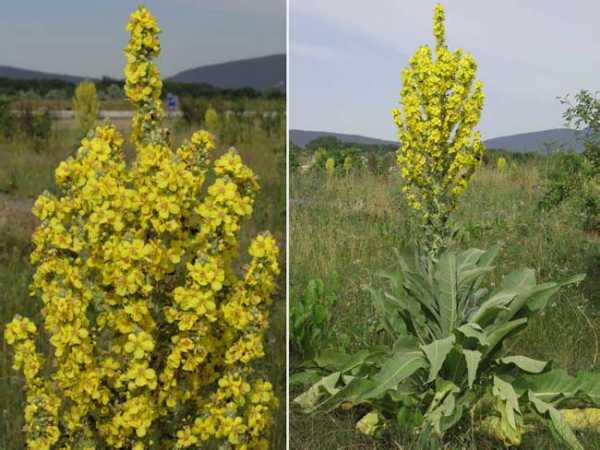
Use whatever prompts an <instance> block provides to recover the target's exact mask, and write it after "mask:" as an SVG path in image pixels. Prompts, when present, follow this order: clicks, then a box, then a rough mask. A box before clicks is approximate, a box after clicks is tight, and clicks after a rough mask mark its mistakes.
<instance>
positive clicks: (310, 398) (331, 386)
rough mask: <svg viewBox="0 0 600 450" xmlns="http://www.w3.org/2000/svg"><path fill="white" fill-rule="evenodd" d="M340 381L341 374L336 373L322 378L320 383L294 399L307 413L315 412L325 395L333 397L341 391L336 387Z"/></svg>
mask: <svg viewBox="0 0 600 450" xmlns="http://www.w3.org/2000/svg"><path fill="white" fill-rule="evenodd" d="M339 379H340V373H339V372H334V373H332V374H331V375H328V376H326V377H325V378H322V379H321V380H320V381H318V382H317V383H315V384H314V385H312V386H311V387H310V389H308V390H307V391H306V392H304V393H303V394H301V395H299V396H298V397H296V398H295V399H294V403H296V404H297V405H298V406H300V407H301V408H302V409H303V410H304V411H305V412H311V411H313V410H314V409H315V406H316V405H317V402H318V401H319V399H320V398H321V397H322V395H323V393H327V394H330V395H333V394H336V393H337V392H338V391H339V390H340V389H339V388H336V387H335V386H336V384H337V382H338V380H339Z"/></svg>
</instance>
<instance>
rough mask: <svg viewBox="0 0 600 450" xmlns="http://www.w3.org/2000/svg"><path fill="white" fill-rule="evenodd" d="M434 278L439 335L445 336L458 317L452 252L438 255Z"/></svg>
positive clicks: (454, 258)
mask: <svg viewBox="0 0 600 450" xmlns="http://www.w3.org/2000/svg"><path fill="white" fill-rule="evenodd" d="M434 278H435V280H436V282H437V289H438V299H437V301H438V308H439V315H440V326H441V331H442V336H440V337H445V336H448V335H449V334H450V332H451V331H452V330H453V329H454V327H455V324H456V322H457V318H458V302H457V290H458V279H457V273H456V255H455V254H454V253H451V252H446V253H444V254H443V255H442V256H441V257H440V260H439V262H438V263H437V267H436V271H435V275H434Z"/></svg>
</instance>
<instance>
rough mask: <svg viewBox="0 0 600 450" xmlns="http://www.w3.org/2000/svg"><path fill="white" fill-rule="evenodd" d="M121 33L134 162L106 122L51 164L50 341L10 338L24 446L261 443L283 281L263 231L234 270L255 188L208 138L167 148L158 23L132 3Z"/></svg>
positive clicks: (44, 228)
mask: <svg viewBox="0 0 600 450" xmlns="http://www.w3.org/2000/svg"><path fill="white" fill-rule="evenodd" d="M128 29H129V30H130V32H131V41H130V44H129V46H128V47H127V50H126V52H127V60H128V63H127V69H126V73H127V93H128V96H129V97H130V98H131V100H132V101H133V102H134V104H135V105H136V108H137V111H136V118H135V119H134V121H133V131H132V132H133V136H134V141H135V142H136V143H137V146H136V152H137V156H136V159H135V161H134V162H133V163H131V164H130V165H128V164H126V162H125V160H124V157H123V153H122V151H121V147H122V145H123V138H122V137H121V136H120V135H119V133H118V131H117V130H116V129H115V128H114V127H112V126H110V125H104V126H99V127H97V128H96V129H95V131H93V132H92V133H90V134H89V135H88V137H86V138H85V139H83V140H82V142H81V146H80V148H79V149H78V151H77V154H76V155H75V156H74V157H73V158H69V159H68V160H66V161H64V162H62V163H61V164H60V165H59V167H58V168H57V170H56V184H57V187H58V188H59V190H60V194H59V195H56V196H55V195H53V194H50V193H44V194H43V195H41V196H40V197H39V198H38V199H37V201H36V203H35V206H34V213H35V214H36V216H37V217H38V218H39V219H40V221H41V224H40V226H39V227H38V228H37V229H36V231H35V233H34V236H33V242H34V245H35V249H34V251H33V253H32V255H31V260H32V262H33V264H34V265H35V266H36V268H37V269H36V272H35V275H34V278H33V282H32V291H33V292H34V293H35V294H37V295H39V297H40V298H41V301H42V303H43V308H42V316H43V328H44V333H43V334H40V333H39V332H38V329H37V327H36V325H35V324H34V323H33V322H32V321H31V320H29V319H27V318H23V317H20V316H17V317H15V319H14V320H13V321H12V322H11V323H10V324H9V325H8V326H7V327H6V330H5V338H6V341H7V342H8V343H9V344H11V345H12V346H13V348H14V352H15V356H14V367H15V369H19V370H22V372H23V374H24V379H25V389H26V402H27V404H26V407H25V421H26V426H25V432H26V435H27V445H28V448H29V449H35V450H44V449H93V448H123V449H135V450H141V449H154V448H186V447H191V446H193V447H194V448H199V447H202V448H203V447H205V446H206V445H209V442H215V443H216V445H220V446H221V447H220V448H236V449H266V448H268V441H267V439H266V435H267V433H268V429H269V425H270V423H271V420H272V419H271V411H272V409H273V408H274V407H275V405H276V404H277V399H276V398H275V396H274V393H273V387H272V385H271V383H270V382H269V381H267V380H266V379H264V378H263V377H262V376H261V372H260V371H259V370H258V369H256V367H255V364H254V363H255V361H256V360H258V359H260V358H262V357H264V355H265V349H264V347H263V335H264V332H265V329H266V327H267V324H268V310H269V304H270V303H271V299H272V296H273V294H274V290H275V287H276V286H275V278H276V276H277V274H278V273H279V267H278V248H277V245H276V242H275V240H274V239H273V238H272V237H271V235H270V234H269V233H264V234H261V235H259V236H257V237H256V238H254V239H253V240H252V242H251V243H250V244H249V248H248V253H249V262H248V263H247V264H246V265H245V266H244V267H242V268H241V269H237V268H239V267H240V264H239V263H238V232H239V230H240V226H241V223H242V220H244V219H245V218H248V217H249V216H251V214H252V208H253V202H254V196H255V193H256V191H257V189H258V184H257V180H256V177H255V175H254V174H253V173H252V171H251V170H250V169H249V168H248V167H246V166H245V165H244V164H243V163H242V161H241V158H240V156H239V155H238V153H237V152H236V151H235V150H233V149H231V150H229V151H227V152H226V153H224V154H223V155H222V156H220V157H219V158H217V159H216V160H215V161H214V162H211V153H212V152H213V150H214V149H215V142H214V140H213V137H212V135H210V134H209V133H208V132H205V131H198V132H196V133H194V134H193V135H192V136H191V139H190V140H189V141H187V142H186V143H184V144H183V145H182V146H181V147H180V148H178V149H177V150H175V151H172V150H171V149H170V148H169V147H168V146H167V143H166V141H165V138H164V133H163V132H162V131H161V130H160V129H159V128H158V126H159V119H160V117H161V114H162V109H161V107H160V100H159V99H160V80H159V79H158V71H157V70H156V66H155V65H154V63H153V62H152V61H151V59H152V57H154V56H157V54H158V49H159V44H158V40H157V39H156V36H155V34H156V32H158V27H157V25H156V22H155V19H154V18H153V17H152V16H151V14H150V12H149V11H148V10H147V9H145V8H144V7H140V8H139V9H138V10H137V11H136V12H134V13H133V14H132V16H131V21H130V23H129V26H128ZM207 179H210V180H211V182H210V184H209V185H208V186H207V187H206V188H203V184H204V182H205V181H206V180H207ZM42 338H47V339H48V340H49V344H50V352H49V354H48V355H47V356H46V358H44V357H43V356H42V354H41V353H40V352H38V351H37V350H36V340H38V339H42Z"/></svg>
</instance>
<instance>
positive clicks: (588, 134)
mask: <svg viewBox="0 0 600 450" xmlns="http://www.w3.org/2000/svg"><path fill="white" fill-rule="evenodd" d="M562 102H563V103H564V104H567V105H568V108H567V110H566V111H565V113H564V118H565V119H566V120H567V123H568V124H569V125H572V126H574V127H575V128H578V129H583V130H584V131H583V144H584V151H583V155H581V156H580V155H576V154H569V153H565V152H559V153H557V154H555V155H552V157H551V159H550V164H549V170H548V171H547V172H546V176H545V185H546V192H545V194H544V197H543V198H542V200H541V201H540V204H539V206H540V208H541V209H542V210H551V209H553V208H555V207H557V206H558V205H560V204H562V203H565V204H567V205H568V206H569V207H571V210H572V212H573V215H574V216H576V221H577V222H578V223H579V224H580V226H581V227H582V228H583V229H584V230H589V231H600V98H598V97H597V96H596V95H593V94H592V93H590V92H588V91H581V92H579V93H578V94H577V95H576V96H575V104H571V103H570V101H569V99H568V97H567V98H565V99H563V100H562Z"/></svg>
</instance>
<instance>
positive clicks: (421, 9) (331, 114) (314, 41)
mask: <svg viewBox="0 0 600 450" xmlns="http://www.w3.org/2000/svg"><path fill="white" fill-rule="evenodd" d="M435 3H436V2H435V1H434V0H379V1H377V2H364V1H348V0H327V1H322V0H291V1H290V50H289V51H290V62H289V66H290V75H289V77H290V93H289V101H290V128H298V129H305V130H319V131H334V132H339V133H351V134H361V135H365V136H370V137H377V138H382V139H395V137H396V129H395V126H394V124H393V121H392V118H391V110H392V108H394V107H396V106H397V105H398V101H399V92H400V88H401V84H400V71H401V69H402V68H403V67H404V66H405V65H406V63H407V61H408V58H409V57H410V55H412V54H413V53H414V51H415V50H416V49H417V47H418V46H419V45H422V44H429V45H432V44H433V36H432V32H431V20H432V15H433V6H434V4H435ZM441 3H442V5H444V7H445V9H446V37H447V42H448V45H449V47H450V49H455V48H458V47H460V48H462V49H464V50H465V51H468V52H470V53H471V54H473V56H474V57H475V60H476V61H477V63H478V65H479V69H478V77H479V79H480V80H481V81H482V82H483V84H484V91H485V94H486V103H485V106H484V111H483V115H482V119H481V122H480V126H479V129H480V130H481V132H482V134H483V136H484V139H487V138H493V137H498V136H504V135H509V134H516V133H523V132H529V131H539V130H545V129H550V128H556V127H562V126H564V121H563V119H562V113H563V111H564V106H563V105H561V104H560V102H559V100H558V99H557V97H558V96H564V95H566V94H568V93H571V94H575V93H576V92H578V91H579V90H581V89H590V90H593V91H595V90H599V89H600V76H599V75H600V27H598V26H597V18H598V17H600V2H598V1H597V0H585V1H584V0H573V1H570V2H566V1H564V0H527V1H523V0H503V1H489V0H488V1H474V0H445V1H444V0H443V1H441Z"/></svg>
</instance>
